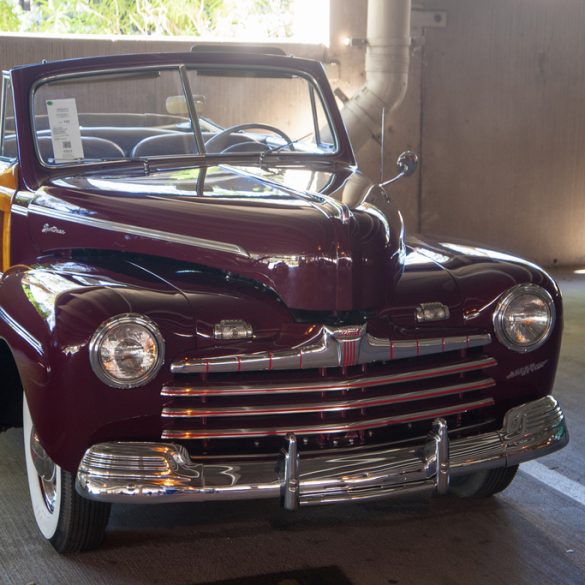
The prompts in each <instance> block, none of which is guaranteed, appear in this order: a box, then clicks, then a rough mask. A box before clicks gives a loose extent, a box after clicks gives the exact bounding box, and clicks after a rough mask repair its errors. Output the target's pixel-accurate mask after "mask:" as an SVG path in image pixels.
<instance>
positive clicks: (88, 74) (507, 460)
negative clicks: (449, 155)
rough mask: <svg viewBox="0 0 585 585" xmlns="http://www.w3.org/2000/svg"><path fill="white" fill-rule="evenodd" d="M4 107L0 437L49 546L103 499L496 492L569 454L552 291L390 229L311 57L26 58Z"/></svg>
mask: <svg viewBox="0 0 585 585" xmlns="http://www.w3.org/2000/svg"><path fill="white" fill-rule="evenodd" d="M1 97H2V102H1V109H0V114H1V130H0V225H1V230H2V231H1V248H0V256H1V260H2V274H1V280H0V367H1V368H2V379H3V383H2V387H1V389H0V427H1V428H2V429H7V428H10V427H18V426H23V428H24V448H25V455H26V468H27V469H26V471H27V474H28V481H29V486H30V493H31V499H32V504H33V508H34V513H35V517H36V520H37V523H38V526H39V528H40V531H41V532H42V534H43V535H44V537H45V538H46V539H47V540H49V541H50V542H51V543H52V545H53V546H54V547H55V548H56V549H57V550H58V551H61V552H67V551H72V550H82V549H89V548H92V547H95V546H98V545H99V544H100V542H101V540H102V538H103V535H104V532H105V528H106V525H107V522H108V516H109V512H110V506H111V504H112V503H116V502H124V503H130V502H135V503H139V504H145V503H152V504H154V503H159V502H187V501H193V502H195V501H211V500H239V499H251V498H275V499H280V501H281V503H282V506H284V507H285V508H286V509H289V510H294V509H296V508H297V507H298V506H311V505H316V504H328V503H337V502H348V501H359V500H370V499H374V498H385V497H389V496H393V495H397V494H404V493H411V492H414V491H426V490H429V491H433V492H435V493H438V494H446V493H454V494H457V495H461V496H488V495H491V494H493V493H496V492H498V491H500V490H502V489H504V488H505V487H506V486H507V485H508V484H509V483H510V481H511V480H512V478H513V477H514V474H515V473H516V470H517V468H518V464H519V463H521V462H522V461H526V460H529V459H533V458H535V457H539V456H541V455H544V454H547V453H550V452H551V451H554V450H556V449H559V448H561V447H562V446H563V445H565V444H566V442H567V440H568V435H567V429H566V426H565V420H564V416H563V413H562V411H561V409H560V407H559V405H558V404H557V401H556V400H555V399H554V398H553V397H552V396H551V389H552V386H553V380H554V375H555V369H556V367H557V361H558V356H559V346H560V340H561V329H562V308H561V298H560V294H559V290H558V288H557V286H556V284H555V283H554V281H553V280H552V279H551V278H550V277H549V276H548V275H547V274H546V273H545V272H543V271H542V270H541V269H540V268H538V267H537V266H534V265H533V264H530V263H529V262H526V261H523V260H520V259H518V258H514V257H512V256H508V255H505V254H501V253H496V252H492V251H489V250H485V249H482V248H479V247H475V246H472V245H469V244H465V245H464V244H462V243H458V242H453V241H448V242H444V241H436V240H432V239H428V238H421V237H407V236H405V235H404V230H403V224H402V218H401V216H400V213H399V211H398V210H397V209H396V207H395V205H394V204H393V201H392V193H391V189H390V188H385V187H388V185H378V184H375V183H373V182H372V181H370V180H369V179H368V178H366V177H365V176H364V175H363V174H361V173H360V172H359V170H358V169H357V168H356V163H355V159H354V155H353V153H352V149H351V145H350V142H349V139H348V136H347V133H346V131H345V128H344V126H343V123H342V120H341V117H340V113H339V111H338V109H337V106H336V103H335V99H334V97H333V95H332V92H331V88H330V87H329V84H328V83H327V80H326V77H325V75H324V72H323V69H322V67H321V65H320V64H319V63H317V62H314V61H308V60H303V59H295V58H292V57H287V56H285V55H284V54H261V53H252V52H245V51H239V52H234V51H232V52H228V51H219V50H216V51H209V50H207V51H194V52H191V53H186V54H173V53H168V54H149V55H124V56H113V57H99V58H91V59H75V60H68V61H59V62H43V63H41V64H37V65H30V66H22V67H17V68H15V69H12V70H11V71H9V72H7V73H5V74H4V77H3V85H2V96H1ZM415 166H416V159H415V157H414V155H413V154H412V153H405V154H404V155H402V156H401V157H400V158H399V161H398V175H397V177H395V178H398V177H400V176H404V175H409V174H411V173H412V172H414V170H415ZM390 182H391V181H390Z"/></svg>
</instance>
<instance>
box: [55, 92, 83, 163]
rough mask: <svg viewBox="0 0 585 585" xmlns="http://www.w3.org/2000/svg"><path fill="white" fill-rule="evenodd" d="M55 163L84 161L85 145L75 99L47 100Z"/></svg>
mask: <svg viewBox="0 0 585 585" xmlns="http://www.w3.org/2000/svg"><path fill="white" fill-rule="evenodd" d="M47 113H48V115H49V128H50V129H51V142H52V143H53V152H54V156H55V162H67V161H72V160H79V159H83V158H84V156H83V145H82V143H81V131H80V129H79V116H78V115H77V104H76V103H75V98H67V99H59V100H47Z"/></svg>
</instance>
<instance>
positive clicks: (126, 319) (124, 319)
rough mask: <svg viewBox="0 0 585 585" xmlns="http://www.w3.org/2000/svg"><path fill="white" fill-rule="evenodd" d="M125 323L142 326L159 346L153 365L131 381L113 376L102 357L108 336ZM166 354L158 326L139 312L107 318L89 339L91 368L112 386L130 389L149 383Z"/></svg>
mask: <svg viewBox="0 0 585 585" xmlns="http://www.w3.org/2000/svg"><path fill="white" fill-rule="evenodd" d="M125 324H132V325H137V326H139V327H142V328H143V329H144V330H145V331H146V332H147V333H148V334H149V335H150V337H151V338H152V340H153V342H154V343H155V345H156V348H157V355H156V359H155V361H154V363H153V364H152V365H151V367H150V368H149V369H148V370H147V371H146V372H145V373H144V374H143V375H142V376H139V377H137V378H134V379H132V380H131V381H128V380H122V379H119V378H116V377H114V376H112V375H111V374H110V373H109V372H108V371H107V370H106V369H105V368H104V367H103V365H102V362H101V359H100V349H101V346H102V343H103V342H104V340H105V339H106V337H107V336H108V335H109V334H110V333H111V332H112V331H114V330H115V329H116V328H117V327H119V326H120V325H125ZM164 354H165V342H164V338H163V336H162V334H161V332H160V330H159V328H158V326H157V325H156V323H155V322H154V321H153V320H152V319H150V318H148V317H146V316H145V315H140V314H137V313H123V314H121V315H116V316H115V317H112V318H110V319H107V320H106V321H104V322H103V323H102V324H101V325H100V326H99V327H98V328H97V329H96V330H95V332H94V334H93V335H92V336H91V339H90V341H89V362H90V364H91V368H92V370H93V372H94V374H95V375H96V376H97V377H98V379H99V380H101V381H102V382H103V383H104V384H107V385H108V386H111V387H112V388H122V389H130V388H137V387H139V386H144V385H146V384H148V383H149V382H151V381H152V380H153V379H154V378H155V377H156V375H157V374H158V372H159V371H160V369H161V367H162V365H163V363H164Z"/></svg>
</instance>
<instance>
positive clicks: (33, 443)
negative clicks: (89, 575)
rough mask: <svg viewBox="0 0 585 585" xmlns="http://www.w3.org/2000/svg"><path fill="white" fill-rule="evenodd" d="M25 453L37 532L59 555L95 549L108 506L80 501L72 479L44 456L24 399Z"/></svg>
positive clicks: (100, 539)
mask: <svg viewBox="0 0 585 585" xmlns="http://www.w3.org/2000/svg"><path fill="white" fill-rule="evenodd" d="M22 412H23V430H24V452H25V459H26V471H27V476H28V487H29V491H30V497H31V502H32V507H33V512H34V515H35V519H36V521H37V525H38V527H39V530H40V531H41V533H42V534H43V536H44V537H45V538H46V539H47V540H48V541H49V542H50V543H51V544H52V545H53V547H54V548H55V549H56V550H57V551H58V552H60V553H68V552H78V551H82V550H90V549H92V548H96V547H98V546H99V545H100V544H101V542H102V540H103V537H104V533H105V530H106V526H107V524H108V519H109V516H110V504H104V503H102V502H93V501H91V500H87V499H85V498H82V497H81V496H80V495H79V494H78V493H77V492H76V491H75V477H74V475H72V474H71V473H69V472H68V471H65V470H64V469H62V468H61V467H59V466H58V465H57V464H56V463H55V462H54V461H53V460H52V459H51V458H50V457H49V456H48V455H47V453H46V451H45V450H44V449H43V446H42V445H41V443H40V441H39V438H38V436H37V434H36V432H35V428H34V425H33V423H32V418H31V415H30V410H29V408H28V403H27V401H26V397H25V398H24V400H23V409H22Z"/></svg>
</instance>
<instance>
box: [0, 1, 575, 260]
mask: <svg viewBox="0 0 585 585" xmlns="http://www.w3.org/2000/svg"><path fill="white" fill-rule="evenodd" d="M415 4H416V7H417V8H421V9H442V10H446V11H447V18H448V25H447V27H446V28H436V29H424V30H417V31H414V34H415V36H416V40H415V48H414V49H413V58H412V62H411V80H410V86H409V92H408V95H407V97H406V100H405V101H404V103H403V104H402V106H400V108H399V109H398V110H396V112H395V113H394V115H393V117H392V120H391V124H390V127H389V131H388V132H387V135H386V151H385V155H384V159H385V169H386V170H385V176H386V177H388V176H390V175H391V174H392V171H393V168H394V161H395V159H396V156H397V155H398V154H399V152H401V151H402V150H405V149H406V148H412V149H414V150H417V151H418V152H419V153H420V154H421V157H422V163H421V169H420V173H419V174H418V175H415V176H414V177H412V178H410V179H405V180H404V181H402V182H401V183H399V184H398V186H397V187H395V188H393V196H394V197H395V198H396V200H397V201H398V203H399V205H400V207H401V208H402V210H403V213H404V215H405V218H406V223H407V228H408V229H409V230H410V231H422V232H427V233H435V234H443V235H445V236H447V237H460V238H465V239H470V240H474V241H478V242H481V243H484V244H486V245H490V246H494V247H497V248H501V249H507V250H510V251H512V252H515V253H518V254H520V255H523V256H526V257H528V258H530V259H532V260H535V261H537V262H540V263H543V264H546V265H550V264H553V263H558V264H578V263H585V164H583V160H584V159H585V67H583V63H585V36H584V35H583V33H582V23H583V22H585V2H583V0H554V1H552V0H482V1H479V0H477V1H470V0H419V1H416V0H415ZM331 5H332V8H333V10H332V30H331V47H330V50H329V51H328V54H327V53H326V51H325V49H324V48H323V47H320V46H306V45H298V46H290V47H289V50H290V51H291V52H292V53H294V54H297V55H299V56H307V57H312V58H318V59H325V58H333V59H336V60H337V61H338V62H339V81H337V82H335V85H336V86H338V87H339V88H340V89H341V90H343V92H344V93H346V94H347V95H348V96H350V95H351V94H352V92H353V91H355V89H357V88H358V87H359V86H360V85H361V84H362V83H363V81H364V71H363V66H364V61H363V57H364V49H363V48H360V47H346V46H344V45H343V44H342V43H341V38H342V37H344V36H349V37H363V36H364V35H365V22H366V20H365V9H366V5H367V1H366V0H331ZM191 44H192V41H190V40H182V41H145V40H123V41H116V42H112V41H110V40H99V39H96V40H89V41H87V40H83V41H82V40H76V39H68V40H54V39H51V40H48V39H39V40H37V39H33V38H14V37H6V36H3V37H0V61H1V63H0V64H1V65H2V67H4V68H6V67H10V66H11V65H14V64H17V63H23V62H32V61H38V60H40V59H43V58H46V59H58V58H63V57H73V56H79V55H94V54H108V53H118V52H136V51H161V50H162V51H167V50H183V49H188V48H189V47H190V46H191ZM358 159H359V162H360V164H361V165H362V166H363V168H364V169H365V170H366V171H367V172H368V173H369V174H371V175H372V176H373V177H376V178H377V177H378V176H379V172H380V152H379V145H378V144H377V143H376V142H375V141H373V140H372V141H370V143H369V144H368V145H366V146H365V147H364V148H363V149H362V150H361V151H360V152H359V153H358Z"/></svg>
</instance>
